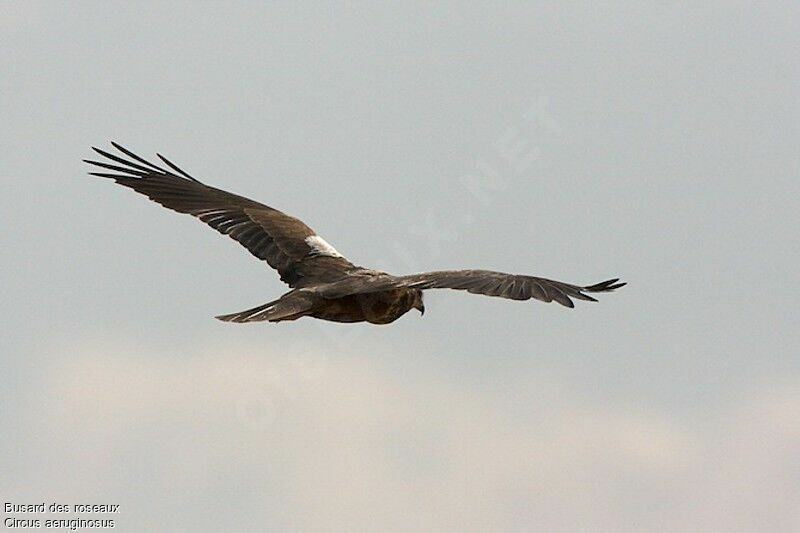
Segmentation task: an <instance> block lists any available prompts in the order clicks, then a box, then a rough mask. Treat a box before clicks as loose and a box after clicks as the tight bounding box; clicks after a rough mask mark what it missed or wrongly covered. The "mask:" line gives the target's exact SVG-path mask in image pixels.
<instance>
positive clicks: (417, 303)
mask: <svg viewBox="0 0 800 533" xmlns="http://www.w3.org/2000/svg"><path fill="white" fill-rule="evenodd" d="M414 309H416V310H417V311H419V314H420V315H424V314H425V304H424V303H423V302H422V291H417V292H416V293H415V294H414Z"/></svg>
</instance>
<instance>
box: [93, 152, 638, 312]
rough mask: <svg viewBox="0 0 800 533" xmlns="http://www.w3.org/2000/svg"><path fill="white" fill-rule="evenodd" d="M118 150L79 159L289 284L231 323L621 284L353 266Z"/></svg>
mask: <svg viewBox="0 0 800 533" xmlns="http://www.w3.org/2000/svg"><path fill="white" fill-rule="evenodd" d="M111 144H112V145H113V146H114V148H116V149H117V150H119V152H120V153H121V154H122V155H116V154H113V153H110V152H106V151H104V150H100V149H99V148H93V150H94V151H95V152H97V153H98V154H100V155H101V156H103V157H105V158H106V161H91V160H84V161H85V162H86V163H89V164H91V165H95V166H96V167H100V168H101V169H104V170H110V171H111V172H90V174H92V175H94V176H100V177H104V178H111V179H113V180H114V181H116V182H117V183H119V184H120V185H123V186H125V187H128V188H130V189H133V190H134V191H136V192H138V193H141V194H144V195H145V196H147V197H148V198H150V199H151V200H153V201H155V202H158V203H159V204H161V205H163V206H164V207H166V208H168V209H172V210H173V211H177V212H179V213H187V214H189V215H192V216H194V217H196V218H198V219H200V220H202V221H203V222H205V223H206V224H208V225H209V226H211V227H212V228H214V229H215V230H217V231H218V232H220V233H222V234H224V235H228V236H229V237H231V238H232V239H234V240H235V241H237V242H238V243H239V244H241V245H242V246H244V247H245V248H246V249H247V250H248V251H249V252H250V253H251V254H253V255H254V256H256V257H257V258H259V259H261V260H262V261H266V262H267V264H269V265H270V266H271V267H272V268H274V269H275V270H277V271H278V274H280V277H281V280H282V281H284V282H285V283H287V284H288V285H289V287H291V288H292V290H291V291H289V292H287V293H286V294H284V295H283V296H281V297H280V298H278V299H277V300H274V301H272V302H269V303H266V304H263V305H259V306H258V307H254V308H252V309H248V310H246V311H241V312H238V313H232V314H229V315H221V316H218V317H216V318H218V319H220V320H224V321H228V322H259V321H264V320H268V321H270V322H280V321H283V320H296V319H298V318H300V317H303V316H311V317H314V318H319V319H322V320H330V321H333V322H370V323H372V324H388V323H390V322H393V321H395V320H397V319H398V318H400V317H401V316H402V315H404V314H405V313H407V312H408V311H410V310H411V309H417V310H418V311H420V313H423V312H424V311H425V306H424V305H423V302H422V291H423V290H426V289H458V290H465V291H467V292H471V293H473V294H484V295H487V296H499V297H501V298H509V299H512V300H528V299H530V298H534V299H536V300H540V301H543V302H551V301H556V302H558V303H560V304H561V305H564V306H566V307H574V304H573V302H572V300H571V298H575V299H578V300H587V301H592V302H594V301H596V300H595V299H594V298H592V297H591V296H589V295H588V294H586V293H593V292H610V291H613V290H615V289H618V288H620V287H622V286H623V285H625V283H621V282H619V279H610V280H608V281H603V282H602V283H597V284H595V285H589V286H585V287H582V286H579V285H572V284H569V283H563V282H561V281H553V280H549V279H545V278H538V277H533V276H524V275H516V274H505V273H502V272H492V271H488V270H444V271H439V272H424V273H421V274H412V275H410V276H393V275H391V274H387V273H386V272H381V271H377V270H370V269H367V268H363V267H360V266H356V265H354V264H353V263H351V262H350V261H348V260H347V259H345V258H344V257H343V256H342V255H341V254H339V252H337V251H336V250H335V249H334V248H333V247H332V246H331V245H330V244H328V243H327V242H325V240H323V239H322V238H321V237H319V236H318V235H317V234H316V233H315V232H314V230H312V229H311V228H309V227H308V226H306V225H305V224H304V223H303V222H302V221H301V220H299V219H296V218H294V217H291V216H289V215H287V214H284V213H282V212H280V211H278V210H277V209H273V208H271V207H268V206H266V205H264V204H261V203H258V202H255V201H253V200H250V199H248V198H245V197H243V196H237V195H235V194H231V193H229V192H225V191H223V190H220V189H215V188H213V187H209V186H208V185H205V184H203V183H201V182H200V181H198V180H196V179H195V178H193V177H191V176H190V175H189V174H187V173H186V172H184V171H183V170H181V169H180V168H178V167H177V166H176V165H175V164H173V163H172V162H170V161H169V160H168V159H167V158H165V157H163V156H162V155H160V154H157V155H158V157H159V159H160V160H161V161H162V162H163V164H164V167H166V168H164V167H162V166H158V165H156V164H153V163H151V162H150V161H147V160H145V159H143V158H141V157H139V156H137V155H136V154H134V153H132V152H131V151H129V150H127V149H125V148H123V147H122V146H120V145H119V144H117V143H113V142H112V143H111ZM123 156H127V158H126V157H123Z"/></svg>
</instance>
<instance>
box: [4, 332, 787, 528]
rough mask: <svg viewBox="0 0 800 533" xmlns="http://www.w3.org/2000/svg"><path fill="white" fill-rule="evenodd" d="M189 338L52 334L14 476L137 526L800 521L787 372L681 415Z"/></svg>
mask: <svg viewBox="0 0 800 533" xmlns="http://www.w3.org/2000/svg"><path fill="white" fill-rule="evenodd" d="M193 351H194V353H191V354H182V355H177V354H174V353H170V351H169V350H168V349H166V348H157V347H156V348H153V347H150V348H147V349H144V348H142V347H141V346H139V345H137V344H136V343H133V342H129V343H128V344H127V345H126V344H125V343H122V342H119V341H114V340H102V339H100V340H97V339H96V340H93V341H83V342H79V343H76V345H74V346H71V347H69V349H61V350H60V352H61V353H72V354H75V355H74V356H71V357H61V358H59V359H58V360H55V361H54V363H53V365H52V366H50V367H49V368H47V369H46V370H45V377H44V378H43V379H42V380H41V381H40V382H39V384H38V388H37V389H36V390H32V391H31V399H30V400H29V404H28V405H29V408H30V409H29V412H28V416H26V417H25V419H24V423H23V424H22V427H21V428H20V431H19V432H18V434H17V440H18V441H19V444H20V445H19V447H18V449H19V454H18V455H19V464H20V465H21V466H20V468H19V469H18V470H16V471H15V472H14V476H13V479H12V481H14V482H16V483H15V484H13V485H12V487H13V488H14V490H13V491H11V490H9V487H5V488H6V489H7V490H6V492H10V493H13V494H18V495H19V496H24V495H29V496H30V497H32V498H37V499H41V498H43V497H45V495H49V496H50V497H54V498H55V497H58V498H62V499H67V500H69V499H70V498H71V499H75V498H76V497H81V498H84V499H87V498H88V499H89V500H91V501H93V500H98V501H100V500H102V501H106V500H107V499H109V498H111V499H113V500H114V501H113V503H120V504H121V505H122V508H123V511H124V514H123V516H122V517H120V519H119V520H120V526H121V527H122V526H128V527H131V528H132V529H137V530H141V529H142V528H145V529H155V530H158V529H161V530H168V529H174V528H184V529H185V528H186V527H190V528H191V529H192V530H219V529H220V528H222V529H227V528H234V529H239V530H262V529H264V528H266V529H269V530H282V529H287V528H288V529H296V530H302V531H323V530H324V531H331V530H334V531H336V530H340V531H353V530H376V529H379V530H389V531H392V530H397V531H408V530H425V531H452V530H462V531H486V530H504V531H515V530H518V531H529V530H531V529H542V530H550V531H572V530H585V529H592V530H613V531H626V530H627V531H639V530H643V529H644V530H650V529H660V530H665V529H666V530H683V531H686V530H689V531H692V530H696V531H701V530H703V531H708V530H725V531H731V530H751V527H752V529H758V527H757V526H758V525H759V524H769V525H770V526H774V527H770V529H771V530H776V531H777V530H782V529H783V530H788V529H789V528H790V526H797V525H798V524H800V520H799V519H798V515H797V511H796V509H800V501H798V497H797V494H798V488H800V486H799V485H800V483H799V482H798V480H797V477H796V476H794V475H792V470H791V468H793V467H794V468H796V465H797V458H798V457H800V454H798V452H799V451H800V394H798V393H797V391H798V390H800V389H798V384H797V383H791V382H790V383H782V384H781V385H780V386H776V384H775V383H767V384H765V385H764V387H763V388H760V389H758V390H756V391H754V392H753V393H752V394H751V395H749V396H748V397H746V398H743V399H742V400H741V402H740V403H739V404H738V405H733V406H731V409H730V411H729V412H725V413H719V414H717V415H714V414H710V415H709V416H710V419H709V420H704V421H703V423H702V424H693V423H691V422H690V421H688V420H682V419H679V418H677V417H676V416H671V415H670V414H669V413H658V412H652V411H648V410H647V409H644V408H642V407H639V406H636V405H631V404H615V403H612V402H609V401H605V402H603V401H598V399H596V398H593V397H591V396H590V395H589V393H587V392H582V391H576V390H574V389H571V388H570V387H569V385H568V384H565V383H555V382H553V381H552V380H538V379H537V378H536V377H535V376H530V375H525V374H524V373H522V374H520V375H514V376H507V377H506V378H504V382H503V383H501V384H498V385H496V386H493V387H481V386H480V384H476V383H474V382H466V381H463V380H460V379H459V378H458V377H454V376H452V375H448V374H447V373H446V372H444V371H443V370H441V368H437V367H435V366H434V365H431V366H430V367H425V368H419V366H415V367H413V371H409V372H408V373H402V372H400V373H398V372H397V371H396V366H391V365H388V364H385V363H384V362H383V360H382V359H381V358H377V357H375V356H373V355H371V354H370V353H367V351H364V352H363V353H359V352H358V350H357V349H356V351H353V350H351V349H350V350H347V351H346V353H345V351H343V350H342V351H340V353H330V352H325V351H323V350H322V349H321V348H320V347H317V346H313V345H310V344H300V345H299V346H296V347H292V348H291V349H290V350H289V351H287V352H286V353H276V352H272V351H269V350H266V351H265V350H264V349H263V347H261V346H255V345H241V346H236V347H230V346H228V347H221V346H203V345H198V346H196V347H195V348H194V349H193ZM795 471H796V470H795ZM23 474H24V475H23Z"/></svg>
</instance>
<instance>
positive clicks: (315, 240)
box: [305, 235, 343, 257]
mask: <svg viewBox="0 0 800 533" xmlns="http://www.w3.org/2000/svg"><path fill="white" fill-rule="evenodd" d="M305 241H306V244H307V245H309V246H310V247H311V252H310V253H311V255H329V256H331V257H343V256H342V254H340V253H339V252H337V251H336V248H334V247H333V246H331V245H330V244H329V243H328V241H326V240H325V239H323V238H322V237H320V236H319V235H311V236H309V237H306V238H305Z"/></svg>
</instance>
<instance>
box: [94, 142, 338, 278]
mask: <svg viewBox="0 0 800 533" xmlns="http://www.w3.org/2000/svg"><path fill="white" fill-rule="evenodd" d="M111 144H112V146H113V147H114V148H116V149H117V150H118V151H119V152H120V154H121V155H117V154H113V153H110V152H106V151H104V150H101V149H99V148H93V150H94V151H95V152H97V153H98V154H100V155H101V156H103V157H104V158H105V160H103V161H92V160H88V159H85V160H84V161H85V162H86V163H89V164H91V165H94V166H96V167H99V168H100V169H101V170H103V171H102V172H90V173H89V174H91V175H93V176H100V177H103V178H111V179H113V180H114V181H115V182H117V183H119V184H120V185H123V186H125V187H128V188H130V189H133V190H134V191H136V192H138V193H140V194H143V195H145V196H147V197H148V198H150V199H151V200H153V201H155V202H157V203H159V204H161V205H163V206H164V207H166V208H168V209H172V210H173V211H177V212H179V213H187V214H189V215H192V216H194V217H196V218H198V219H200V220H201V221H203V222H205V223H206V224H208V225H209V226H211V227H212V228H214V229H215V230H217V231H218V232H220V233H222V234H224V235H228V236H229V237H231V238H232V239H234V240H235V241H237V242H238V243H239V244H241V245H242V246H244V247H245V248H247V250H248V251H249V252H250V253H251V254H253V255H254V256H256V257H257V258H259V259H261V260H262V261H266V262H267V263H268V264H269V265H270V266H271V267H272V268H274V269H275V270H277V271H278V273H279V274H280V276H281V280H283V281H284V282H286V283H288V284H289V285H290V286H292V287H295V286H305V285H309V284H315V283H319V282H330V281H334V280H336V279H340V278H342V277H343V276H344V275H345V273H346V272H347V271H348V270H350V269H352V268H354V266H353V264H352V263H350V262H349V261H348V260H347V259H345V258H344V257H342V256H341V254H339V253H338V252H337V251H336V250H335V249H334V248H333V247H332V246H331V245H329V244H328V243H327V242H325V241H324V240H323V239H322V238H321V237H319V236H318V235H316V233H315V232H314V230H312V229H311V228H309V227H308V226H306V225H305V224H304V223H303V222H302V221H301V220H299V219H297V218H294V217H292V216H289V215H287V214H285V213H282V212H280V211H278V210H277V209H273V208H271V207H269V206H266V205H264V204H261V203H259V202H256V201H253V200H250V199H249V198H245V197H243V196H238V195H236V194H232V193H229V192H225V191H223V190H220V189H215V188H214V187H209V186H208V185H205V184H203V183H201V182H200V181H198V180H196V179H195V178H193V177H192V176H190V175H189V174H187V173H186V172H184V171H183V170H181V169H180V168H178V167H177V166H176V165H175V164H174V163H172V162H170V161H169V160H168V159H167V158H165V157H164V156H162V155H161V154H157V155H158V157H159V159H161V161H162V162H163V164H164V166H165V167H166V168H163V167H161V166H158V165H155V164H153V163H151V162H150V161H147V160H145V159H143V158H141V157H139V156H138V155H136V154H134V153H133V152H131V151H130V150H128V149H126V148H124V147H122V146H120V145H119V144H117V143H114V142H112V143H111ZM108 171H111V172H108Z"/></svg>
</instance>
